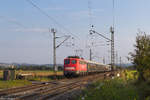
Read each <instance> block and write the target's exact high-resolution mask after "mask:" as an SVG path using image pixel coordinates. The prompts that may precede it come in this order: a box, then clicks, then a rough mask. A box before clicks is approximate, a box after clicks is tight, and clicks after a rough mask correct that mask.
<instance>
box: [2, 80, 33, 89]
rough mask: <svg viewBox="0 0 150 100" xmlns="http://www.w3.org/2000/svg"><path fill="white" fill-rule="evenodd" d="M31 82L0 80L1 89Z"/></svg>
mask: <svg viewBox="0 0 150 100" xmlns="http://www.w3.org/2000/svg"><path fill="white" fill-rule="evenodd" d="M29 84H31V82H30V81H27V80H13V81H3V80H0V89H7V88H12V87H20V86H25V85H29Z"/></svg>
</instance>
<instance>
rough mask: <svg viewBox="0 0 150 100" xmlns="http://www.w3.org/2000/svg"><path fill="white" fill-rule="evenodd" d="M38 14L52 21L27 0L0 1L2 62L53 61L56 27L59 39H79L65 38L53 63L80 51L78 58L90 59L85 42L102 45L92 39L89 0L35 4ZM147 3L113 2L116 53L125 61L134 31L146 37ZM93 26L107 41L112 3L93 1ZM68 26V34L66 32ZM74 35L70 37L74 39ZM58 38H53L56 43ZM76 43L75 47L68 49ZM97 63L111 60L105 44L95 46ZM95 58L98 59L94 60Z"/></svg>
mask: <svg viewBox="0 0 150 100" xmlns="http://www.w3.org/2000/svg"><path fill="white" fill-rule="evenodd" d="M33 1H34V2H35V3H36V4H37V5H38V6H39V7H40V8H41V9H42V10H44V11H45V12H46V13H47V14H49V16H51V17H52V18H53V19H55V20H56V21H57V22H58V23H59V24H61V25H57V24H56V22H54V21H53V20H51V19H48V18H47V17H46V16H45V15H43V14H41V13H40V12H39V11H38V10H37V9H36V8H34V7H33V6H32V5H31V4H29V3H28V2H27V1H26V0H1V3H0V12H1V13H0V49H1V50H0V62H7V63H12V62H17V63H34V64H47V63H52V60H53V59H52V55H53V54H52V33H50V32H49V28H53V27H54V28H56V29H57V36H63V35H72V34H70V32H71V33H73V34H75V35H76V36H78V37H79V38H76V37H75V39H74V40H72V39H69V40H68V41H67V42H66V43H65V44H63V45H62V46H61V47H60V48H58V49H57V62H58V63H63V59H64V58H65V57H66V56H68V55H74V54H75V52H74V50H76V49H83V52H79V54H80V53H82V56H83V57H85V58H87V59H89V49H88V47H89V44H90V43H91V41H93V42H95V44H96V45H101V44H106V41H105V40H104V39H102V38H101V37H99V36H97V35H94V36H90V35H89V33H88V30H89V15H88V13H89V9H88V0H33ZM149 4H150V1H149V0H115V44H116V45H115V50H116V51H118V55H119V56H121V57H122V59H123V62H127V59H126V57H127V56H128V53H129V52H132V51H133V49H134V48H133V44H134V43H135V37H136V33H137V32H138V31H137V30H138V29H141V30H142V31H145V32H147V33H148V34H149V31H150V29H149V26H150V20H149V18H150V13H149V10H150V6H149ZM91 8H92V9H91V10H92V24H93V25H94V26H95V30H96V31H98V32H101V33H104V35H106V36H107V37H110V33H109V28H110V26H111V25H112V15H113V14H112V0H91ZM63 27H65V28H67V30H69V31H66V30H64V28H63ZM72 36H74V35H72ZM62 40H63V38H62V39H59V40H57V44H59V43H60V42H61V41H62ZM71 43H75V46H68V45H70V44H71ZM92 49H93V56H94V58H95V59H94V60H95V61H100V62H102V58H105V59H106V62H107V63H109V62H110V58H109V57H110V52H109V51H110V48H109V47H108V46H105V47H104V46H94V47H92ZM96 56H98V57H96Z"/></svg>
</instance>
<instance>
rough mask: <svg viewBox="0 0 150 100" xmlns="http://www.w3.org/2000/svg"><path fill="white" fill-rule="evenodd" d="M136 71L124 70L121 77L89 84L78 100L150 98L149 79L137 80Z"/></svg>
mask: <svg viewBox="0 0 150 100" xmlns="http://www.w3.org/2000/svg"><path fill="white" fill-rule="evenodd" d="M136 79H137V72H136V71H135V70H134V71H130V70H125V71H123V72H122V77H120V78H115V79H111V80H103V81H98V82H95V83H94V84H91V85H90V86H89V88H87V89H85V90H83V92H82V94H81V96H80V97H79V98H78V100H150V81H147V82H140V83H139V82H138V81H137V80H136Z"/></svg>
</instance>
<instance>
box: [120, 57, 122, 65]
mask: <svg viewBox="0 0 150 100" xmlns="http://www.w3.org/2000/svg"><path fill="white" fill-rule="evenodd" d="M121 66H122V60H121V57H120V67H121Z"/></svg>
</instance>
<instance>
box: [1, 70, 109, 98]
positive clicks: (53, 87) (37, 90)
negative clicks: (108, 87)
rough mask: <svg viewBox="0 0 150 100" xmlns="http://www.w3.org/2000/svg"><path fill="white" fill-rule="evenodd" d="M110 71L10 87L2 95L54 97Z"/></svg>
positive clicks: (75, 88) (101, 76)
mask: <svg viewBox="0 0 150 100" xmlns="http://www.w3.org/2000/svg"><path fill="white" fill-rule="evenodd" d="M109 73H110V72H107V73H100V74H95V75H89V76H86V77H79V78H73V79H64V80H59V81H53V82H48V83H45V84H36V85H30V86H25V87H20V88H13V89H8V90H4V91H0V97H1V98H6V99H8V98H11V99H12V100H48V99H54V98H56V97H57V96H59V95H61V94H63V93H66V92H71V91H74V90H77V89H81V88H83V87H84V86H85V85H86V84H88V83H89V82H93V81H97V80H99V79H103V78H104V76H105V74H109Z"/></svg>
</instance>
